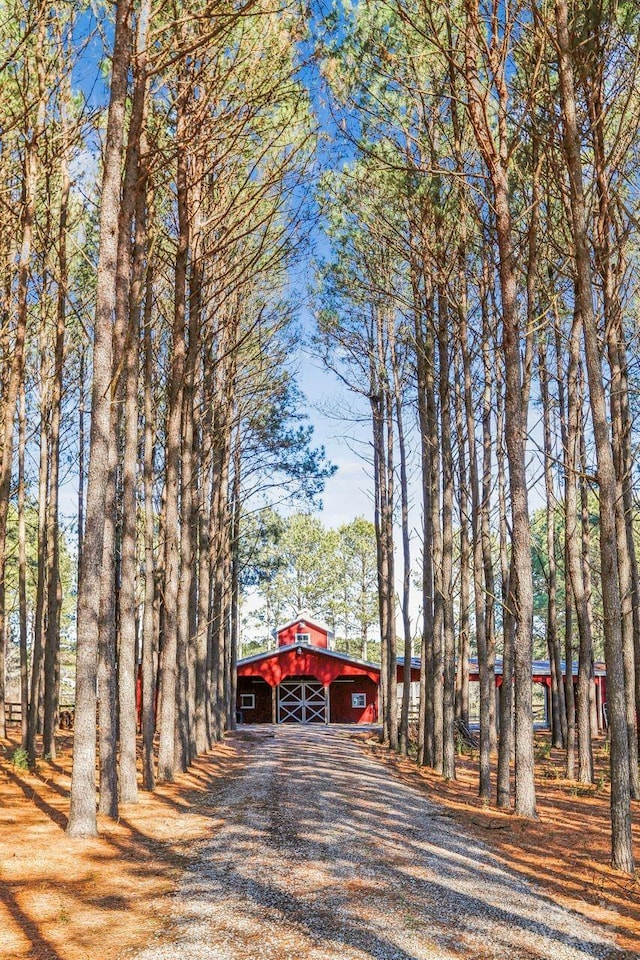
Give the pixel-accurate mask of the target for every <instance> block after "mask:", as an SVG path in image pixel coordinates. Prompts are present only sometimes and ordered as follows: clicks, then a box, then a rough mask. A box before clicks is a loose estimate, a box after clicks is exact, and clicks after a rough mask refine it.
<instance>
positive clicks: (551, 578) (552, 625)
mask: <svg viewBox="0 0 640 960" xmlns="http://www.w3.org/2000/svg"><path fill="white" fill-rule="evenodd" d="M538 370H539V376H540V395H541V399H542V425H543V443H544V485H545V494H546V501H547V503H546V525H547V566H548V576H547V649H548V651H549V663H550V666H551V671H552V678H551V679H552V685H551V692H552V698H551V714H552V742H553V745H554V747H558V748H562V747H564V745H565V743H566V742H567V711H566V706H565V698H564V685H563V681H562V663H561V659H562V658H561V656H560V640H559V637H558V604H557V575H556V531H555V504H556V497H555V491H554V487H553V471H552V460H553V454H554V452H553V446H552V439H551V422H550V418H551V404H550V396H549V372H548V369H547V340H546V337H545V338H544V340H543V339H542V338H540V339H539V341H538Z"/></svg>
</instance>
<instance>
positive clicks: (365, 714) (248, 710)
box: [237, 616, 420, 723]
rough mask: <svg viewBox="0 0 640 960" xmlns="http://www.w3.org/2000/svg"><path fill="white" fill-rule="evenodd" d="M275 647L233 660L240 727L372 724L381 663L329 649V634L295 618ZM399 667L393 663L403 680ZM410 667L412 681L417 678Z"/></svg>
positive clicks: (279, 633)
mask: <svg viewBox="0 0 640 960" xmlns="http://www.w3.org/2000/svg"><path fill="white" fill-rule="evenodd" d="M274 636H275V638H276V643H277V646H276V649H275V650H269V651H267V652H266V653H259V654H257V655H256V656H253V657H246V658H245V659H244V660H239V661H238V666H237V671H238V699H237V709H238V712H239V715H240V716H241V717H242V721H243V722H244V723H375V722H377V720H378V712H379V707H378V688H379V686H380V665H379V664H376V663H367V662H366V661H364V660H358V659H357V658H355V657H351V656H348V655H347V654H346V653H337V652H336V651H335V650H332V649H331V645H332V642H333V639H334V637H333V632H332V631H331V630H330V628H329V627H327V626H326V625H325V624H322V623H320V622H318V621H315V620H312V619H310V618H309V617H304V616H300V617H297V618H296V619H295V620H292V621H291V622H290V623H287V624H285V625H284V626H282V627H278V629H277V630H275V631H274ZM403 670H404V668H403V666H402V664H401V662H400V663H399V665H398V680H399V681H400V682H402V678H403ZM419 676H420V670H419V665H417V664H416V666H415V667H414V665H413V663H412V669H411V678H412V680H413V681H416V680H418V679H419Z"/></svg>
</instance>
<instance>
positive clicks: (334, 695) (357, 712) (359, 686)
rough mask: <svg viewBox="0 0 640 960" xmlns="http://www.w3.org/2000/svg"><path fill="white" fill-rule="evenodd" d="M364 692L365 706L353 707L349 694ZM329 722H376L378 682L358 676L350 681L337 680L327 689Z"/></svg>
mask: <svg viewBox="0 0 640 960" xmlns="http://www.w3.org/2000/svg"><path fill="white" fill-rule="evenodd" d="M353 693H364V694H365V695H366V698H367V705H366V707H353V706H352V705H351V694H353ZM329 708H330V709H329V717H330V718H331V723H376V721H377V719H378V684H377V683H374V681H373V680H371V679H370V678H369V677H358V678H357V679H356V680H354V681H353V682H352V683H344V682H342V683H341V682H340V680H337V681H336V682H335V683H332V684H331V688H330V690H329Z"/></svg>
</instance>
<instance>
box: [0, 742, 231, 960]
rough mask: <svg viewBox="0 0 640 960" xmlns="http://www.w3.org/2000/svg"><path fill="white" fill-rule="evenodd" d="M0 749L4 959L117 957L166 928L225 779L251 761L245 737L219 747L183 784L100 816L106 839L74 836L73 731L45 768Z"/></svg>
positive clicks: (0, 936)
mask: <svg viewBox="0 0 640 960" xmlns="http://www.w3.org/2000/svg"><path fill="white" fill-rule="evenodd" d="M18 742H19V741H18V738H17V733H16V732H13V735H12V737H11V739H10V740H9V741H1V742H0V743H1V748H0V957H1V958H2V960H24V958H27V957H28V958H38V960H89V958H90V960H114V958H116V957H119V956H121V955H122V954H123V953H124V952H125V950H126V949H127V948H128V947H134V946H136V947H139V945H140V943H147V942H149V941H150V940H153V938H154V937H155V936H157V935H158V934H159V933H161V932H162V931H163V930H164V929H165V927H166V923H167V917H168V915H169V913H170V908H171V901H170V895H171V894H172V893H173V891H174V890H175V888H176V885H177V883H178V881H179V878H180V877H181V876H182V874H183V873H184V870H185V868H186V865H187V863H188V861H189V857H190V851H191V847H192V844H193V842H194V841H195V840H198V839H200V838H202V837H204V836H208V835H209V834H210V833H211V832H212V831H213V830H214V829H215V795H216V789H217V786H218V784H219V783H220V782H221V780H222V779H225V778H227V777H229V776H232V775H233V774H234V771H235V770H237V769H238V768H239V767H241V766H242V742H241V741H237V742H229V741H225V742H224V743H222V744H220V745H218V746H217V747H216V748H215V749H214V750H213V751H212V753H211V754H209V755H208V756H206V757H203V758H201V759H200V760H198V761H197V762H196V763H195V764H194V765H193V767H192V769H191V770H190V771H189V773H188V774H185V775H183V776H181V777H179V778H178V780H177V781H176V782H175V783H174V784H170V785H164V786H162V787H160V788H159V789H158V791H157V792H156V793H154V794H148V793H143V792H141V793H140V802H139V803H138V804H136V805H129V806H126V807H122V808H121V816H120V820H119V821H118V822H117V823H116V822H113V821H111V820H108V819H107V818H102V817H101V818H100V820H99V829H100V837H99V838H97V839H87V840H80V839H78V840H75V839H74V840H71V839H70V838H69V837H67V836H66V834H65V832H64V830H65V826H66V820H67V812H68V804H69V788H70V770H71V748H72V738H71V736H68V737H64V738H61V750H60V756H59V759H58V760H57V761H56V762H54V763H52V762H47V761H40V762H39V764H38V769H37V772H36V773H35V774H34V773H29V772H28V771H25V770H21V769H18V768H16V767H15V766H14V765H12V763H11V761H10V759H9V758H10V756H11V754H12V753H13V750H14V748H15V746H16V745H17V743H18Z"/></svg>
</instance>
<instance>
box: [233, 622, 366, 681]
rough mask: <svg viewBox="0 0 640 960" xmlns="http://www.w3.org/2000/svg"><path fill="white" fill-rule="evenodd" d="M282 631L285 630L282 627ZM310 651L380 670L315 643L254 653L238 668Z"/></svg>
mask: <svg viewBox="0 0 640 960" xmlns="http://www.w3.org/2000/svg"><path fill="white" fill-rule="evenodd" d="M293 623H297V620H294V621H293ZM280 629H281V630H282V629H283V628H282V627H280ZM298 649H299V650H310V651H312V652H313V653H319V654H320V655H321V656H323V655H324V656H325V657H333V658H334V659H336V660H344V661H345V662H346V663H355V664H357V666H359V667H366V668H367V669H368V670H378V671H379V670H380V664H379V663H370V662H369V661H367V660H360V659H358V657H352V656H350V655H349V654H348V653H338V652H337V651H336V650H327V648H326V647H319V646H317V645H316V644H314V643H286V644H285V645H284V646H282V647H278V648H277V649H276V650H265V651H264V652H263V653H254V654H253V656H252V657H244V659H242V660H238V663H237V666H242V665H243V664H245V663H258V661H260V660H266V659H267V658H268V657H277V656H280V655H282V654H285V653H287V652H289V653H290V652H291V650H298Z"/></svg>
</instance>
